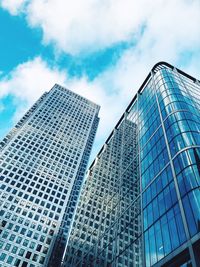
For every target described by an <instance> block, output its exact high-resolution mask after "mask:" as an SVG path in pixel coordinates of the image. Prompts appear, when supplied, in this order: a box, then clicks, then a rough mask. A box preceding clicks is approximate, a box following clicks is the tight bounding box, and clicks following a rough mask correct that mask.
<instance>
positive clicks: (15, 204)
mask: <svg viewBox="0 0 200 267" xmlns="http://www.w3.org/2000/svg"><path fill="white" fill-rule="evenodd" d="M98 112H99V106H98V105H96V104H94V103H92V102H91V101H89V100H87V99H85V98H83V97H81V96H79V95H77V94H75V93H73V92H71V91H70V90H68V89H65V88H63V87H61V86H59V85H57V84H56V85H55V86H54V87H53V88H52V89H51V90H50V91H49V92H48V93H45V94H43V95H42V97H41V98H40V99H39V100H38V101H37V102H36V103H35V104H34V105H33V106H32V108H31V109H30V110H29V111H28V112H27V113H26V114H25V116H24V117H23V118H22V119H21V120H20V121H19V123H18V124H17V125H16V126H15V127H14V129H13V130H12V131H11V132H10V133H9V134H8V135H7V136H6V137H5V138H4V139H3V141H2V142H1V143H0V180H1V184H0V204H1V205H0V206H1V209H0V266H1V267H8V266H9V267H10V266H18V267H26V266H27V267H40V266H48V265H51V264H53V262H56V261H58V258H59V257H60V254H56V255H55V253H52V251H54V252H55V251H57V249H58V248H62V247H63V246H64V247H65V243H66V240H67V237H68V231H69V228H70V224H71V221H72V219H73V213H74V210H75V208H76V203H77V199H78V195H79V191H80V187H81V184H82V181H83V177H84V172H85V169H86V165H87V161H88V158H89V154H90V150H91V146H92V143H93V140H94V136H95V133H96V129H97V125H98V121H99V118H98ZM62 249H63V248H62ZM52 266H53V265H52ZM54 266H57V265H54Z"/></svg>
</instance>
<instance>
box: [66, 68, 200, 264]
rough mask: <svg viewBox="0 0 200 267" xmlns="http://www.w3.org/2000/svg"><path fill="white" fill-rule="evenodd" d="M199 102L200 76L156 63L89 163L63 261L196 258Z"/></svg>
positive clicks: (192, 261) (199, 193)
mask: <svg viewBox="0 0 200 267" xmlns="http://www.w3.org/2000/svg"><path fill="white" fill-rule="evenodd" d="M199 110H200V86H199V85H198V83H195V82H194V80H193V79H191V78H190V77H187V75H183V74H182V73H181V71H177V70H176V69H174V68H173V67H172V66H171V67H169V66H167V65H160V66H159V67H157V69H153V71H152V72H151V75H150V76H149V79H148V81H147V82H146V84H145V85H144V86H143V88H142V89H140V91H139V92H138V94H137V96H136V97H135V98H134V101H133V102H132V104H131V105H130V106H129V107H128V108H127V110H126V112H125V113H124V116H123V117H122V119H121V120H120V123H119V124H118V125H117V126H116V128H115V130H114V131H113V133H112V134H111V137H110V138H109V139H108V140H107V141H106V144H105V146H104V149H103V150H102V151H101V153H100V154H99V155H98V157H97V158H96V161H95V164H93V165H92V166H91V168H90V169H89V174H88V178H87V180H86V184H85V187H84V189H83V192H82V195H81V199H80V202H79V207H78V210H77V214H76V219H75V222H74V225H73V228H72V233H71V237H70V240H69V244H68V248H67V252H66V257H65V264H64V266H77V267H78V266H79V267H80V266H82V267H83V266H91V267H93V266H106V267H107V266H112V267H122V266H123V267H126V266H127V267H132V266H134V267H135V266H138V267H139V266H145V267H151V266H155V267H158V266H171V267H178V266H180V267H181V266H182V267H183V266H194V267H197V266H200V262H199V256H198V255H199V253H200V251H199V249H198V247H199V246H198V245H197V241H198V240H200V235H199V230H200V191H199V183H200V113H199ZM96 213H97V215H96ZM70 264H71V265H70ZM195 264H196V265H195Z"/></svg>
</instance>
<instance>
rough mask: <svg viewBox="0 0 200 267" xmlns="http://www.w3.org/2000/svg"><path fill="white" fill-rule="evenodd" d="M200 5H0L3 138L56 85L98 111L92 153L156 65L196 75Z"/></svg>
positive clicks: (56, 0)
mask: <svg viewBox="0 0 200 267" xmlns="http://www.w3.org/2000/svg"><path fill="white" fill-rule="evenodd" d="M199 25H200V2H199V0H168V1H164V0H154V1H148V0H140V1H139V0H137V1H136V0H123V1H122V0H115V1H114V0H95V1H94V0H93V1H91V0H85V1H81V0H74V1H73V2H72V1H69V0H0V59H1V60H0V138H2V137H3V136H4V135H5V134H6V133H7V132H8V131H9V130H10V129H11V127H12V126H13V125H14V124H15V123H16V121H17V120H18V119H19V118H20V117H21V116H22V115H23V114H24V112H25V111H26V110H27V109H28V108H29V107H30V106H31V105H32V104H33V102H34V101H35V100H36V99H37V98H38V97H39V96H40V95H41V94H42V93H43V92H44V91H48V90H49V89H50V88H51V87H52V86H53V84H54V83H60V84H61V85H63V86H65V87H67V88H69V89H71V90H74V91H75V92H77V93H79V94H81V95H83V96H85V97H87V98H89V99H91V100H93V101H95V102H96V103H98V104H100V105H101V112H100V118H101V122H100V126H99V129H98V133H97V139H96V144H95V149H94V152H93V154H95V153H96V152H97V150H98V149H99V148H100V146H101V145H102V144H103V142H104V140H105V139H106V137H107V135H108V134H109V132H110V131H111V130H112V128H113V127H114V125H115V123H116V122H117V120H118V119H119V117H120V115H121V114H122V112H123V111H124V109H125V107H126V106H127V104H128V103H129V102H130V101H131V98H132V97H133V96H134V94H135V93H136V91H137V89H138V88H139V86H140V85H141V83H142V81H143V80H144V79H145V77H146V75H147V74H148V72H149V71H150V69H151V68H152V66H153V65H154V64H155V63H157V62H158V61H161V60H162V61H168V62H169V63H171V64H174V65H175V66H177V67H179V68H181V69H183V70H185V71H187V72H189V73H190V74H191V75H193V76H195V77H196V78H199V77H200V47H199V46H200V27H199Z"/></svg>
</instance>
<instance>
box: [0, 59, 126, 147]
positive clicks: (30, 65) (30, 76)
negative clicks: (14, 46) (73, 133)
mask: <svg viewBox="0 0 200 267" xmlns="http://www.w3.org/2000/svg"><path fill="white" fill-rule="evenodd" d="M105 77H106V76H104V75H103V76H102V77H98V78H97V79H95V80H94V81H92V82H91V81H89V80H88V78H87V77H82V78H81V79H77V78H70V77H69V76H68V74H67V72H66V71H59V70H58V69H56V68H55V67H49V66H48V65H47V63H46V62H45V61H44V60H42V59H41V58H40V57H36V58H35V59H33V60H32V61H28V62H25V63H23V64H20V65H19V66H17V67H16V68H15V69H14V70H13V71H11V72H10V74H9V75H6V76H3V77H2V78H1V79H0V98H2V97H5V96H7V95H12V96H13V101H14V104H15V106H16V109H17V112H16V114H15V115H14V117H13V121H14V122H15V123H16V122H17V121H18V120H19V119H20V117H21V116H22V115H23V114H24V113H25V111H26V110H27V109H28V108H29V107H30V106H31V105H32V104H33V103H34V102H35V101H36V100H37V98H39V97H40V95H41V94H42V93H44V92H45V91H48V90H49V89H51V87H52V86H53V85H54V84H55V83H58V84H61V85H63V86H65V87H66V88H69V89H71V90H73V91H74V92H76V93H78V94H80V95H83V96H84V97H86V98H88V99H90V100H92V101H94V102H95V103H97V104H99V105H100V106H101V110H100V118H101V120H100V125H99V130H98V137H97V143H98V145H97V146H96V152H97V149H98V148H99V146H100V145H102V143H103V141H104V140H105V139H106V137H107V136H108V134H109V133H110V131H111V130H112V128H113V127H114V125H115V124H116V122H117V120H118V118H119V116H120V115H121V113H122V112H123V109H124V108H125V104H126V101H127V99H122V100H120V102H119V97H120V96H119V93H120V92H115V93H113V94H110V93H109V90H107V87H106V86H105V82H104V81H105ZM116 103H118V104H117V105H116Z"/></svg>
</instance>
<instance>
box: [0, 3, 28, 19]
mask: <svg viewBox="0 0 200 267" xmlns="http://www.w3.org/2000/svg"><path fill="white" fill-rule="evenodd" d="M26 2H27V1H26V0H1V2H0V4H1V6H2V7H3V8H4V9H7V10H8V11H9V12H10V14H12V15H18V14H19V13H21V12H23V10H24V8H25V4H26Z"/></svg>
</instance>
